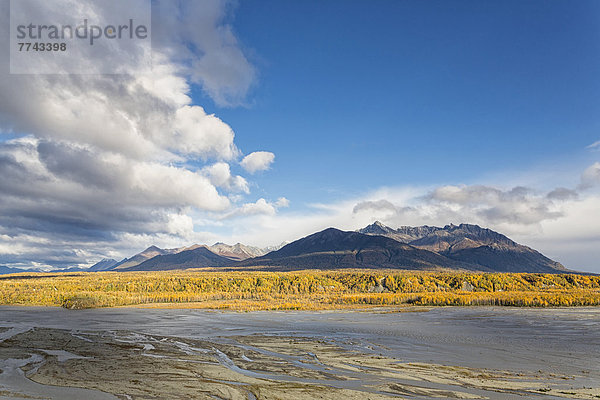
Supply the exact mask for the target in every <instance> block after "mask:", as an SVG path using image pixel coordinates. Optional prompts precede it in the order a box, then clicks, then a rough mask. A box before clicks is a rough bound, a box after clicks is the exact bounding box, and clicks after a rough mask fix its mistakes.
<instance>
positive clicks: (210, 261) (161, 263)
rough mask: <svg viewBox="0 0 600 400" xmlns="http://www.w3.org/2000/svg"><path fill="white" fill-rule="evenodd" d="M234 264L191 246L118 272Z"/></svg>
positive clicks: (231, 261)
mask: <svg viewBox="0 0 600 400" xmlns="http://www.w3.org/2000/svg"><path fill="white" fill-rule="evenodd" d="M234 263H235V262H234V261H233V260H231V259H229V258H226V257H223V256H220V255H218V254H215V253H213V252H212V251H210V250H209V249H208V248H207V247H206V246H197V247H196V246H193V248H191V249H190V250H184V251H180V252H177V253H172V254H158V255H156V256H154V257H152V258H150V259H148V260H146V261H144V262H142V263H140V264H137V265H134V266H131V267H128V268H120V269H118V270H119V271H164V270H171V269H186V268H202V267H225V266H232V265H233V264H234Z"/></svg>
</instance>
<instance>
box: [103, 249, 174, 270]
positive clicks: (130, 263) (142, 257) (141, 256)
mask: <svg viewBox="0 0 600 400" xmlns="http://www.w3.org/2000/svg"><path fill="white" fill-rule="evenodd" d="M178 251H179V249H161V248H158V247H156V246H150V247H148V248H147V249H146V250H144V251H142V252H141V253H138V254H136V255H135V256H133V257H131V258H126V259H124V260H122V261H121V262H119V263H117V264H115V265H114V266H112V267H111V270H116V271H120V270H125V269H128V268H131V267H135V266H136V265H140V264H141V263H143V262H144V261H146V260H150V259H151V258H153V257H156V256H162V255H166V254H173V253H176V252H178Z"/></svg>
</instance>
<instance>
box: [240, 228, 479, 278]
mask: <svg viewBox="0 0 600 400" xmlns="http://www.w3.org/2000/svg"><path fill="white" fill-rule="evenodd" d="M236 265H237V266H268V267H276V268H275V269H304V268H306V269H310V268H316V269H332V268H398V269H413V270H415V269H416V270H433V269H439V268H451V269H467V270H476V269H483V270H487V268H480V267H479V266H473V265H471V264H469V263H467V262H458V261H455V260H451V259H449V258H447V257H445V256H443V255H440V254H437V253H434V252H431V251H428V250H422V249H419V248H416V247H413V246H410V245H407V244H403V243H400V242H398V241H396V240H394V239H390V238H387V237H385V236H379V235H366V234H362V233H359V232H345V231H340V230H338V229H334V228H329V229H325V230H324V231H321V232H318V233H315V234H312V235H310V236H307V237H305V238H302V239H299V240H296V241H295V242H292V243H290V244H288V245H286V246H284V247H282V248H281V249H280V250H277V251H274V252H271V253H269V254H267V255H265V256H262V257H256V258H253V259H249V260H245V261H242V262H240V263H237V264H236Z"/></svg>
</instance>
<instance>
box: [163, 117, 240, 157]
mask: <svg viewBox="0 0 600 400" xmlns="http://www.w3.org/2000/svg"><path fill="white" fill-rule="evenodd" d="M234 136H235V135H234V133H233V131H232V130H231V128H230V127H229V126H228V125H226V124H224V123H223V121H221V120H220V119H219V118H217V117H215V116H214V115H207V114H206V113H205V112H204V109H203V108H202V107H200V106H183V107H181V108H180V109H178V110H177V111H176V112H175V134H174V136H173V137H171V138H169V143H174V144H175V146H174V150H177V151H180V152H182V153H184V154H190V155H197V156H200V157H204V158H207V157H212V158H216V159H223V160H231V159H232V158H234V157H236V156H237V155H238V153H239V151H238V149H237V148H236V147H235V145H234V143H233V138H234Z"/></svg>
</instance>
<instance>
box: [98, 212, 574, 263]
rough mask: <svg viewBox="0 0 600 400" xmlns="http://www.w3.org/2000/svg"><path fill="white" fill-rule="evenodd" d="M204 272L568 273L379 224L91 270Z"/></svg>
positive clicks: (477, 235)
mask: <svg viewBox="0 0 600 400" xmlns="http://www.w3.org/2000/svg"><path fill="white" fill-rule="evenodd" d="M270 250H272V251H270ZM202 267H214V268H237V267H240V268H241V267H244V268H260V269H266V270H295V269H336V268H388V269H410V270H434V269H447V270H467V271H482V272H539V273H560V272H571V271H569V270H567V269H566V268H565V267H563V266H562V265H561V264H559V263H558V262H556V261H553V260H551V259H549V258H548V257H546V256H544V255H543V254H541V253H539V252H537V251H536V250H534V249H531V248H529V247H527V246H524V245H521V244H518V243H516V242H514V241H513V240H511V239H509V238H508V237H506V236H504V235H502V234H500V233H498V232H494V231H492V230H490V229H486V228H482V227H479V226H477V225H469V224H460V225H452V224H450V225H446V226H445V227H443V228H442V227H435V226H426V225H425V226H419V227H409V226H402V227H399V228H397V229H394V228H390V227H388V226H386V225H384V224H382V223H380V222H375V223H373V224H371V225H369V226H366V227H365V228H362V229H359V230H357V231H355V232H347V231H341V230H338V229H334V228H328V229H325V230H323V231H321V232H317V233H314V234H312V235H309V236H307V237H304V238H302V239H299V240H296V241H294V242H292V243H289V244H285V243H284V244H282V245H281V246H278V247H275V248H272V249H260V248H257V247H251V246H246V245H243V244H241V243H237V244H235V245H227V244H224V243H216V244H214V245H212V246H206V245H194V246H191V247H186V248H180V249H160V248H158V247H156V246H151V247H149V248H147V249H146V250H144V251H143V252H141V253H139V254H136V255H135V256H132V257H130V258H126V259H124V260H122V261H121V262H116V261H115V260H102V261H100V262H99V263H97V264H95V265H94V266H92V267H91V268H90V269H89V270H90V271H103V270H114V271H158V270H171V269H186V268H202Z"/></svg>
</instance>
